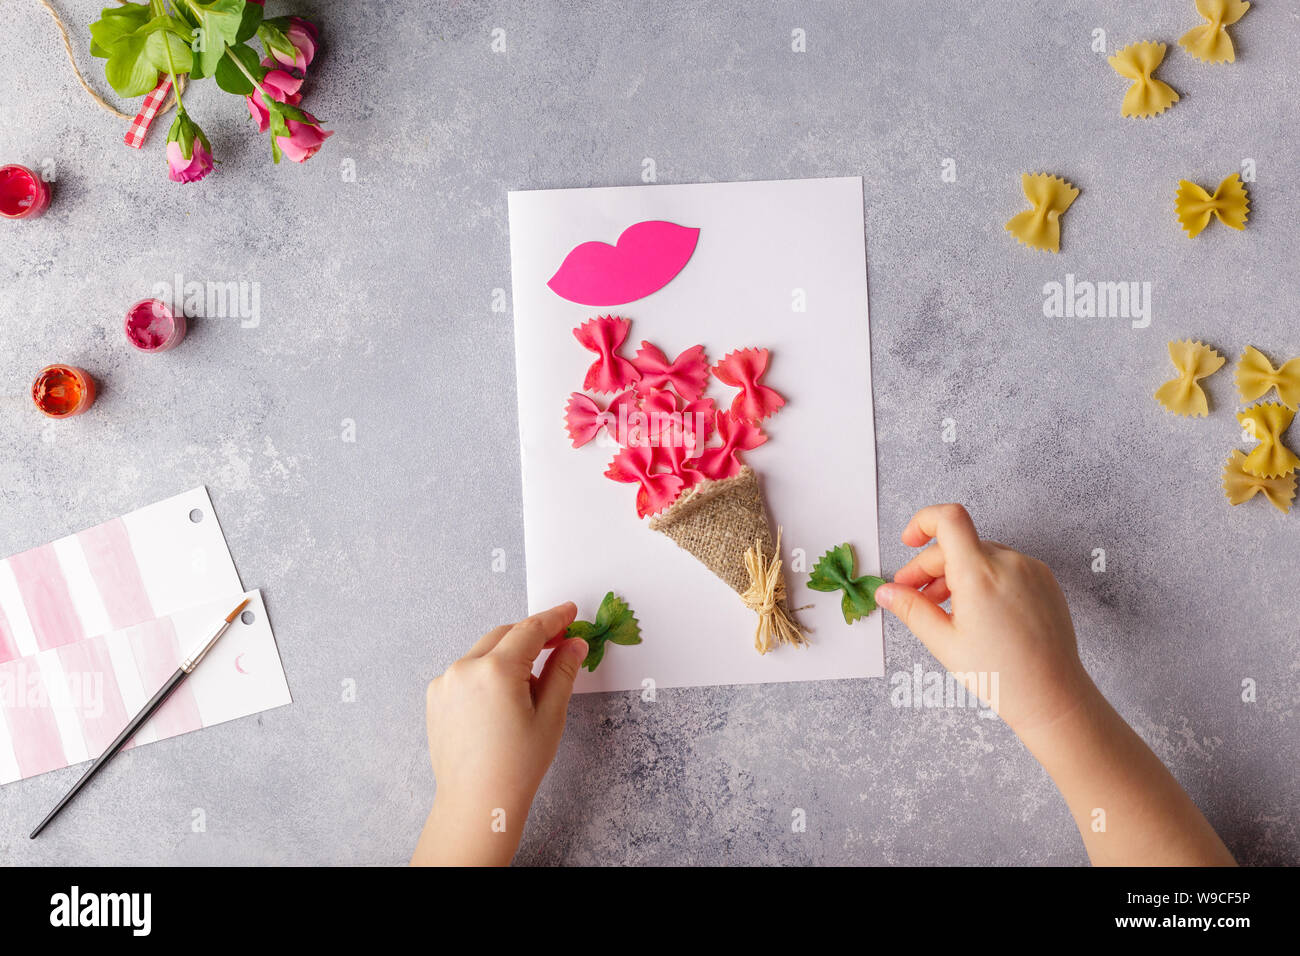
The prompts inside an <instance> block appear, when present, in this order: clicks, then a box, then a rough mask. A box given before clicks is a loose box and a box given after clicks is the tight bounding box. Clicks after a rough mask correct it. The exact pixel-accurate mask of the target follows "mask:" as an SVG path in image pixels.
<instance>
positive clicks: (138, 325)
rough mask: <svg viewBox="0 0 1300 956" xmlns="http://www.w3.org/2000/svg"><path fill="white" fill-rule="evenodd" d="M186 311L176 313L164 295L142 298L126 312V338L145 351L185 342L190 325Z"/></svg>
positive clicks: (164, 348)
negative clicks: (164, 298)
mask: <svg viewBox="0 0 1300 956" xmlns="http://www.w3.org/2000/svg"><path fill="white" fill-rule="evenodd" d="M188 327H189V326H188V323H187V322H186V321H185V313H183V312H182V313H181V314H180V315H176V314H175V313H173V312H172V310H171V308H170V307H169V306H168V305H167V303H166V302H163V301H162V300H161V299H141V300H140V301H139V302H137V303H136V304H135V305H133V306H131V308H129V309H127V312H126V323H125V325H124V328H125V329H126V340H127V341H128V342H130V343H131V344H132V345H134V346H135V347H136V348H137V349H139V350H140V351H141V352H166V351H167V350H168V349H174V348H176V346H178V345H180V344H181V339H183V338H185V332H186V330H187V329H188Z"/></svg>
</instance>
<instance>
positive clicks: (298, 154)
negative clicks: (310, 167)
mask: <svg viewBox="0 0 1300 956" xmlns="http://www.w3.org/2000/svg"><path fill="white" fill-rule="evenodd" d="M302 115H303V116H305V117H307V119H308V120H309V122H306V123H300V122H298V121H297V120H291V119H286V120H285V123H286V124H287V125H288V127H289V135H288V136H280V137H277V139H278V140H279V143H280V152H281V153H283V154H284V156H285V158H286V159H288V160H290V161H292V162H295V163H305V162H307V160H309V159H311V158H312V157H313V156H315V155H316V153H317V152H319V151H320V148H321V146H323V145H324V144H325V140H327V139H329V138H330V137H331V136H333V135H334V131H333V130H324V129H321V126H320V123H318V122H316V117H314V116H312V115H311V114H310V113H307V112H304V113H303V114H302Z"/></svg>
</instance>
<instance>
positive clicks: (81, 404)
mask: <svg viewBox="0 0 1300 956" xmlns="http://www.w3.org/2000/svg"><path fill="white" fill-rule="evenodd" d="M32 401H34V402H35V403H36V407H37V408H39V409H40V410H41V411H42V412H44V413H45V414H46V415H48V416H50V418H71V417H72V416H73V415H80V414H81V413H82V412H84V411H85V410H86V409H88V408H89V407H90V406H91V405H92V404H94V401H95V380H94V379H93V378H91V377H90V376H89V375H88V374H86V372H85V370H84V369H79V368H77V367H76V366H75V365H47V366H45V368H43V369H41V371H40V374H39V375H37V376H36V381H35V382H33V383H32Z"/></svg>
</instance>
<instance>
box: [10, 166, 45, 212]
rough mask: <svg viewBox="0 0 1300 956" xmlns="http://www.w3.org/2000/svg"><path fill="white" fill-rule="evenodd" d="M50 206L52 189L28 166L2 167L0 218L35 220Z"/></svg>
mask: <svg viewBox="0 0 1300 956" xmlns="http://www.w3.org/2000/svg"><path fill="white" fill-rule="evenodd" d="M49 204H50V187H49V184H48V183H46V182H45V181H44V180H43V179H41V177H40V176H37V175H36V174H35V173H34V172H32V171H31V170H30V169H28V168H27V167H26V166H0V216H4V217H5V218H6V219H34V218H36V217H37V216H39V215H40V214H41V213H43V212H45V207H46V206H48V205H49Z"/></svg>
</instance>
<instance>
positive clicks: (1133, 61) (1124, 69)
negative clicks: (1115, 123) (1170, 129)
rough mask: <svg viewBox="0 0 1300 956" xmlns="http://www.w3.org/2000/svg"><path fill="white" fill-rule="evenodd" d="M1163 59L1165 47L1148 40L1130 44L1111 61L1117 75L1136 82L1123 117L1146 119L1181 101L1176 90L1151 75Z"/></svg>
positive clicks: (1124, 107) (1123, 108)
mask: <svg viewBox="0 0 1300 956" xmlns="http://www.w3.org/2000/svg"><path fill="white" fill-rule="evenodd" d="M1164 58H1165V45H1164V44H1163V43H1152V42H1151V41H1149V40H1146V41H1143V42H1141V43H1130V44H1129V45H1128V46H1126V47H1124V48H1123V49H1122V50H1120V51H1119V52H1118V53H1116V54H1115V55H1114V56H1112V57H1111V58H1110V59H1109V60H1108V62H1109V63H1110V65H1111V66H1112V67H1114V69H1115V72H1116V73H1118V74H1119V75H1120V76H1122V77H1125V78H1126V79H1130V80H1132V81H1133V85H1132V86H1131V87H1129V90H1128V92H1127V93H1125V94H1124V102H1123V104H1122V105H1121V106H1120V113H1121V114H1123V115H1124V116H1133V117H1140V118H1142V119H1147V118H1148V117H1152V116H1155V115H1156V114H1158V113H1163V112H1164V111H1165V110H1167V109H1169V107H1171V106H1173V105H1174V104H1175V103H1177V102H1178V93H1177V91H1175V90H1174V88H1173V87H1172V86H1170V85H1169V84H1168V83H1165V82H1164V81H1163V80H1157V79H1156V78H1155V77H1153V76H1152V75H1151V74H1152V73H1154V72H1155V70H1156V67H1158V66H1159V65H1160V64H1161V63H1162V62H1163V61H1164Z"/></svg>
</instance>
